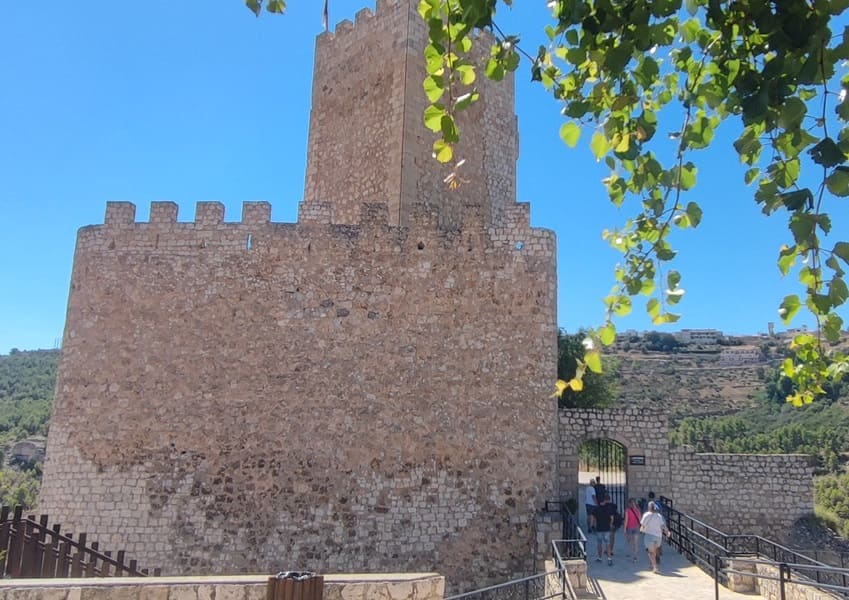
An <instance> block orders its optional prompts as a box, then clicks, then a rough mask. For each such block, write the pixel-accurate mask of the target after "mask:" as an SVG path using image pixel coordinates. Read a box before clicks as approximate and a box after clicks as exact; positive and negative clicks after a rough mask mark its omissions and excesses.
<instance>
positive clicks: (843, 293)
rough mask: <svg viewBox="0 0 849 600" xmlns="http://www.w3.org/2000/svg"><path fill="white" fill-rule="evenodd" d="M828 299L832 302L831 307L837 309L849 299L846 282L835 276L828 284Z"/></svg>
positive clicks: (848, 289)
mask: <svg viewBox="0 0 849 600" xmlns="http://www.w3.org/2000/svg"><path fill="white" fill-rule="evenodd" d="M828 297H829V299H830V300H831V305H832V306H834V307H835V308H837V307H838V306H841V305H842V304H844V303H845V302H846V300H847V299H849V288H847V287H846V282H845V281H843V279H842V278H841V277H837V276H835V277H834V278H832V280H831V282H829V284H828Z"/></svg>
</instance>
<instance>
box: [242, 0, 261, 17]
mask: <svg viewBox="0 0 849 600" xmlns="http://www.w3.org/2000/svg"><path fill="white" fill-rule="evenodd" d="M245 6H247V7H248V8H249V9H250V10H251V12H252V13H253V14H255V15H256V16H259V14H260V13H261V12H262V2H260V0H245Z"/></svg>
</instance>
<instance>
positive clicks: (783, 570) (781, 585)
mask: <svg viewBox="0 0 849 600" xmlns="http://www.w3.org/2000/svg"><path fill="white" fill-rule="evenodd" d="M785 573H786V574H787V575H788V576H789V575H790V567H788V566H787V565H786V564H784V563H781V564H780V565H778V580H779V587H778V592H779V598H781V600H786V598H787V597H786V595H785V591H784V576H785ZM788 578H789V577H788Z"/></svg>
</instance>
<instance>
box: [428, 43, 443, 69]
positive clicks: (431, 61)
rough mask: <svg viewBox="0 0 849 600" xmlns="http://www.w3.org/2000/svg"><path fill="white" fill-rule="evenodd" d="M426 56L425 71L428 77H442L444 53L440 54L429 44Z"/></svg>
mask: <svg viewBox="0 0 849 600" xmlns="http://www.w3.org/2000/svg"><path fill="white" fill-rule="evenodd" d="M424 55H425V70H426V71H427V74H428V75H442V73H443V67H444V65H443V62H442V52H440V51H439V50H438V49H437V48H436V47H435V46H434V45H433V44H428V45H427V47H426V48H425V51H424Z"/></svg>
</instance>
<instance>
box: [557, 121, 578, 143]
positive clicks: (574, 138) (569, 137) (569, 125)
mask: <svg viewBox="0 0 849 600" xmlns="http://www.w3.org/2000/svg"><path fill="white" fill-rule="evenodd" d="M580 137H581V128H580V127H579V126H578V125H576V124H575V122H574V121H566V122H565V123H563V125H561V126H560V139H561V140H563V143H564V144H566V145H567V146H569V147H570V148H574V147H575V146H577V145H578V139H579V138H580Z"/></svg>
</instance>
